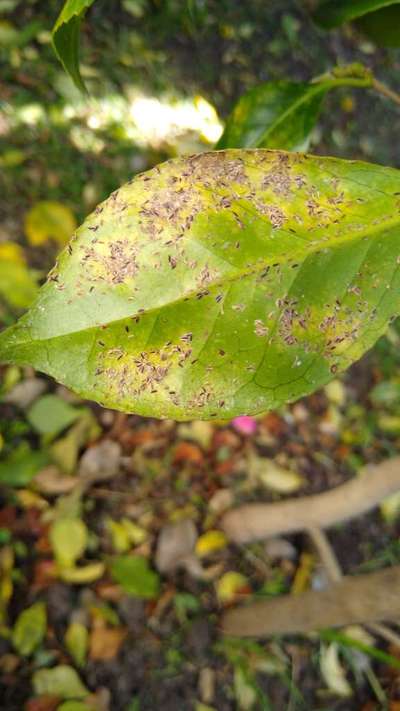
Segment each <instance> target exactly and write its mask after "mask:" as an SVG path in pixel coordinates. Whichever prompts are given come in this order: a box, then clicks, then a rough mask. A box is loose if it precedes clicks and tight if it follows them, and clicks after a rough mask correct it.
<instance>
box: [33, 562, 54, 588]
mask: <svg viewBox="0 0 400 711" xmlns="http://www.w3.org/2000/svg"><path fill="white" fill-rule="evenodd" d="M57 575H58V571H57V565H56V562H55V560H53V559H51V560H50V559H46V560H39V561H38V562H37V563H36V564H35V567H34V573H33V581H32V591H33V590H35V591H39V590H43V589H44V588H48V587H49V585H52V584H53V583H54V581H55V580H56V578H57Z"/></svg>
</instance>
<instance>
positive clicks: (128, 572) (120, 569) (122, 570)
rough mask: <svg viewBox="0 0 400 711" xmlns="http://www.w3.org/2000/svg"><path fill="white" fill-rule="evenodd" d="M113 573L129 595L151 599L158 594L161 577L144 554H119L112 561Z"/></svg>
mask: <svg viewBox="0 0 400 711" xmlns="http://www.w3.org/2000/svg"><path fill="white" fill-rule="evenodd" d="M111 575H112V577H113V578H114V580H115V581H116V582H117V583H118V584H119V585H121V587H122V588H123V589H124V590H125V592H127V593H128V594H129V595H134V596H135V597H143V598H150V599H151V598H154V597H157V595H158V592H159V587H160V581H159V577H158V575H157V573H156V572H155V571H154V570H151V568H150V567H149V564H148V562H147V560H146V558H143V556H140V555H120V556H117V557H116V558H114V559H113V561H112V563H111Z"/></svg>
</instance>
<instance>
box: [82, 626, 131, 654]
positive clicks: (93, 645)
mask: <svg viewBox="0 0 400 711" xmlns="http://www.w3.org/2000/svg"><path fill="white" fill-rule="evenodd" d="M126 635H127V631H126V629H125V628H124V627H113V628H107V627H95V628H94V629H93V630H92V632H91V635H90V643H89V656H90V659H94V660H96V661H109V660H110V659H114V657H116V656H117V654H118V652H119V650H120V648H121V645H122V643H123V642H124V640H125V638H126Z"/></svg>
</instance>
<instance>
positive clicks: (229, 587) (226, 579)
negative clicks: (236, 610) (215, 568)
mask: <svg viewBox="0 0 400 711" xmlns="http://www.w3.org/2000/svg"><path fill="white" fill-rule="evenodd" d="M247 587H248V580H247V578H245V577H244V575H242V574H241V573H236V572H235V571H229V572H228V573H224V575H223V576H222V577H221V578H220V579H219V580H218V581H217V584H216V592H217V597H218V600H219V601H220V602H222V603H229V602H232V601H233V600H235V599H236V597H237V596H238V594H240V593H241V592H242V591H243V590H245V589H246V588H247Z"/></svg>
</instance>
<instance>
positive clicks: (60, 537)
mask: <svg viewBox="0 0 400 711" xmlns="http://www.w3.org/2000/svg"><path fill="white" fill-rule="evenodd" d="M87 538H88V532H87V528H86V526H85V524H84V523H83V521H82V520H81V519H79V518H59V519H56V520H55V521H54V522H53V524H52V526H51V529H50V542H51V545H52V548H53V551H54V555H55V557H56V560H57V563H58V565H59V566H60V567H61V568H73V566H74V565H75V562H76V561H77V560H78V558H80V557H81V555H82V554H83V553H84V551H85V548H86V545H87Z"/></svg>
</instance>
